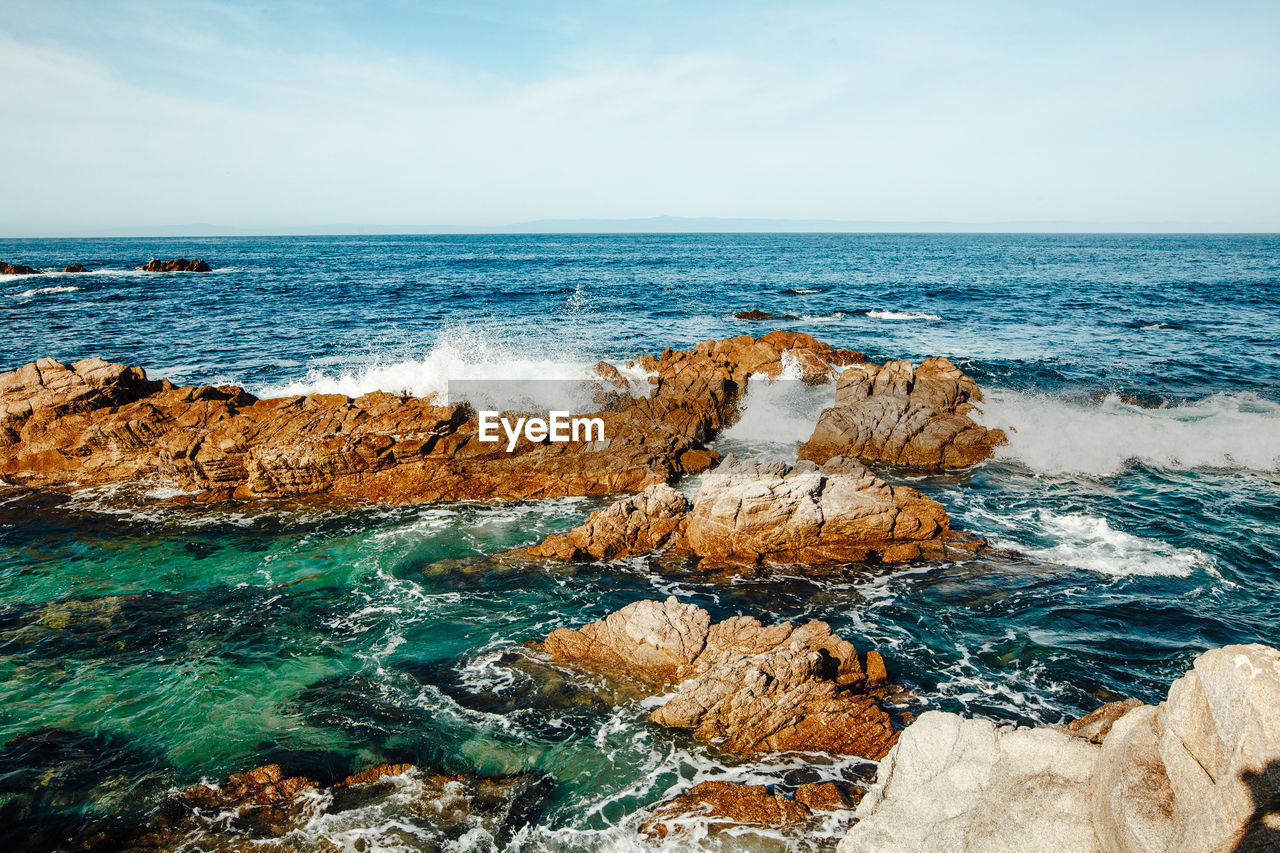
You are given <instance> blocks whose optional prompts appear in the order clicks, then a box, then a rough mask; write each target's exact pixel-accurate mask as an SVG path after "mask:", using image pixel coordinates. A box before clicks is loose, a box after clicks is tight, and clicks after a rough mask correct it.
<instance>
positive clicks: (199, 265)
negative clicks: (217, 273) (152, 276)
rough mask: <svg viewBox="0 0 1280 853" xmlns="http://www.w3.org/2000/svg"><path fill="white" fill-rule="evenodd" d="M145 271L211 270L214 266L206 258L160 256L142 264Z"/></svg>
mask: <svg viewBox="0 0 1280 853" xmlns="http://www.w3.org/2000/svg"><path fill="white" fill-rule="evenodd" d="M142 271H143V272H211V271H212V267H210V266H209V264H208V263H206V262H205V261H204V260H202V259H200V258H196V259H195V260H190V261H189V260H187V259H186V258H170V259H168V260H161V259H160V258H152V259H151V260H149V261H147V262H146V263H145V264H143V265H142Z"/></svg>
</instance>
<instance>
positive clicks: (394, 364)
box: [258, 331, 639, 397]
mask: <svg viewBox="0 0 1280 853" xmlns="http://www.w3.org/2000/svg"><path fill="white" fill-rule="evenodd" d="M592 366H593V363H590V362H587V361H585V360H570V359H565V358H563V357H559V356H555V355H551V354H548V353H545V352H538V351H536V350H535V349H533V348H532V347H528V346H520V345H508V344H503V343H499V342H495V341H494V340H493V339H491V338H490V337H488V336H485V335H483V334H479V333H475V332H466V331H464V332H455V333H452V334H446V335H443V336H442V337H441V338H440V339H438V340H437V341H436V343H435V345H434V346H432V347H431V349H430V350H428V351H427V352H426V354H424V355H423V356H422V357H420V358H407V359H400V360H390V359H384V358H378V357H371V358H367V359H364V360H361V361H353V362H352V363H349V364H348V365H345V366H342V367H340V368H338V369H337V370H336V371H326V370H324V369H318V368H315V369H312V370H310V371H308V372H307V374H306V376H304V377H303V378H302V379H299V380H295V381H293V382H286V383H283V384H278V385H269V386H266V387H264V388H261V389H259V390H258V393H259V394H261V395H263V396H272V397H274V396H288V395H292V394H345V395H347V396H348V397H358V396H360V395H361V394H367V393H369V392H371V391H389V392H391V393H393V394H411V395H414V396H419V397H425V396H426V395H428V394H445V393H447V391H448V387H449V382H451V381H453V382H481V381H497V380H507V381H511V380H514V381H535V380H548V379H550V380H581V379H586V378H589V377H590V376H591V372H592ZM637 378H639V375H638V374H637Z"/></svg>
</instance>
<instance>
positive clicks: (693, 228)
mask: <svg viewBox="0 0 1280 853" xmlns="http://www.w3.org/2000/svg"><path fill="white" fill-rule="evenodd" d="M1250 230H1256V229H1249V228H1241V227H1240V226H1239V225H1238V224H1232V223H1221V222H1073V221H1065V220H1064V221H1041V222H1014V221H1008V222H942V221H931V222H905V221H879V220H870V219H750V218H719V217H688V216H650V217H645V218H641V219H535V220H532V221H529V222H515V223H511V224H507V225H386V224H381V225H379V224H370V223H355V222H340V223H332V224H327V225H306V226H279V225H277V226H270V225H268V226H253V227H245V226H234V225H214V224H210V223H203V222H201V223H186V224H180V225H150V226H125V227H117V228H92V229H77V230H74V231H70V230H59V229H54V228H50V229H43V230H42V231H36V230H32V232H31V233H29V234H26V235H22V236H31V237H53V236H65V237H150V238H161V239H163V238H170V237H174V238H176V237H188V238H189V237H238V236H246V237H248V236H253V237H258V236H285V235H297V236H321V235H329V236H337V235H362V234H368V235H372V234H709V233H805V232H810V233H829V232H843V233H1077V234H1078V233H1218V232H1236V231H1250Z"/></svg>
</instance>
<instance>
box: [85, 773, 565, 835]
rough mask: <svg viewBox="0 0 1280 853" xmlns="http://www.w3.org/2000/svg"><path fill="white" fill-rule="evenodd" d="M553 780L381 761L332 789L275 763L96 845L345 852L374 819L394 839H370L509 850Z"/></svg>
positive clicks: (183, 799)
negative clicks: (350, 833) (480, 841)
mask: <svg viewBox="0 0 1280 853" xmlns="http://www.w3.org/2000/svg"><path fill="white" fill-rule="evenodd" d="M553 784H554V783H553V781H552V780H551V779H550V778H549V777H547V776H544V775H541V774H532V773H530V774H522V775H517V776H501V777H476V776H464V775H442V774H432V773H429V772H427V771H424V770H422V769H421V768H417V767H415V766H413V765H411V764H380V765H377V766H375V767H370V768H368V769H366V770H363V771H361V772H359V773H356V774H353V775H350V776H348V777H346V778H345V779H343V780H341V781H338V782H335V783H334V784H332V785H331V786H329V787H323V786H321V785H320V784H319V783H318V782H316V781H315V780H312V779H309V778H307V777H305V776H291V775H289V774H288V773H287V772H286V771H284V770H282V769H281V767H280V765H278V764H270V765H265V766H263V767H258V768H255V769H253V770H250V771H247V772H245V773H237V774H232V775H231V776H230V777H229V778H228V779H227V780H226V781H225V782H224V783H222V784H221V785H210V784H205V785H197V786H195V787H193V788H190V789H188V790H186V791H184V792H183V793H182V794H180V795H179V796H177V797H176V798H175V799H174V800H173V801H171V802H170V803H169V804H168V805H167V806H166V807H165V808H164V809H163V810H162V812H161V813H160V814H158V815H156V816H155V817H154V818H152V819H151V820H150V821H149V822H148V823H147V824H146V825H145V826H144V827H143V828H142V829H141V830H140V831H139V832H138V833H137V834H136V835H135V836H134V837H132V838H130V839H128V840H125V841H121V840H119V839H117V840H115V841H112V842H111V846H107V844H106V839H103V844H99V845H96V846H95V845H93V844H92V843H90V844H89V845H88V846H87V848H86V849H94V850H99V849H123V850H131V851H142V850H179V849H182V850H208V851H223V850H226V851H232V850H245V849H255V850H281V851H283V850H295V849H313V850H335V851H336V850H341V849H344V841H343V830H344V828H346V827H347V826H348V824H350V825H352V826H364V827H366V829H367V828H368V827H369V825H370V824H371V823H372V824H374V825H381V826H383V827H384V828H385V829H384V831H383V836H384V837H382V838H380V839H378V840H377V841H374V840H373V839H371V838H367V837H366V843H369V842H372V843H375V844H376V843H383V844H388V845H393V846H394V845H407V846H408V848H411V849H432V848H435V849H438V848H439V847H440V846H441V845H443V844H445V843H447V842H450V841H457V840H458V839H459V838H461V837H462V836H464V835H467V834H468V833H471V834H472V835H473V836H474V835H475V834H477V833H478V834H480V835H481V836H482V837H486V838H488V839H489V841H490V843H491V844H492V845H496V846H501V845H503V844H505V843H507V842H508V841H509V840H510V838H511V836H512V834H513V833H514V832H516V831H517V830H518V829H519V828H520V827H522V826H524V825H526V824H528V823H529V822H530V821H532V820H535V819H536V816H537V814H538V812H539V811H540V809H541V807H542V805H543V803H544V801H545V798H546V796H547V794H548V793H549V792H550V790H551V788H552V787H553ZM375 821H376V823H375Z"/></svg>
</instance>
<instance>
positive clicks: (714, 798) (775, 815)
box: [640, 782, 854, 838]
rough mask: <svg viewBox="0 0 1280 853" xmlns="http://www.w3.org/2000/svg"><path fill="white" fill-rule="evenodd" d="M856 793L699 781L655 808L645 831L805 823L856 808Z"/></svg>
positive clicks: (658, 833)
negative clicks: (785, 792) (816, 816)
mask: <svg viewBox="0 0 1280 853" xmlns="http://www.w3.org/2000/svg"><path fill="white" fill-rule="evenodd" d="M853 805H854V796H852V795H851V794H850V793H849V792H848V791H847V790H846V788H844V787H841V786H838V785H837V784H836V783H834V782H823V783H811V784H808V785H801V786H800V787H799V788H798V789H797V790H796V792H795V797H794V798H791V797H786V796H784V795H782V794H779V793H774V792H772V791H770V790H769V788H768V787H767V786H765V785H744V784H742V783H740V782H700V783H698V784H697V785H694V786H693V787H692V788H690V789H689V790H688V791H686V792H685V793H683V794H680V795H679V796H677V797H673V798H672V799H670V800H667V801H666V802H665V803H662V804H661V805H659V806H658V807H657V808H656V809H654V812H653V817H652V818H650V819H649V820H647V821H645V823H644V824H642V825H641V827H640V831H641V832H643V833H644V834H645V835H647V836H649V837H651V838H667V837H668V836H669V835H673V834H674V835H678V834H679V833H681V832H682V831H685V830H687V829H688V828H690V827H691V826H692V825H694V824H695V822H696V824H697V825H699V826H700V827H701V828H704V829H705V830H706V831H708V832H711V833H716V832H718V831H722V830H724V829H729V828H733V827H741V826H760V827H786V826H795V825H797V824H802V823H804V822H806V821H808V820H809V819H810V818H811V817H813V814H814V812H820V811H838V810H841V809H851V808H853Z"/></svg>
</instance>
